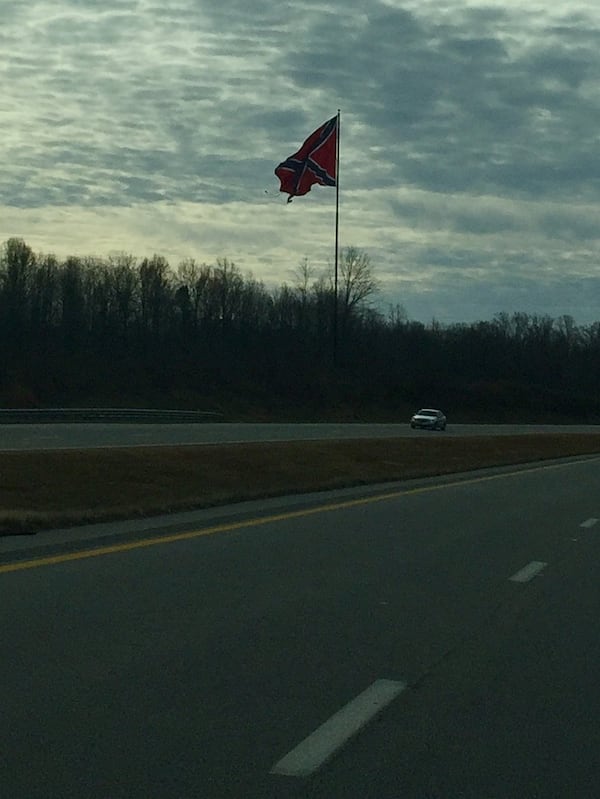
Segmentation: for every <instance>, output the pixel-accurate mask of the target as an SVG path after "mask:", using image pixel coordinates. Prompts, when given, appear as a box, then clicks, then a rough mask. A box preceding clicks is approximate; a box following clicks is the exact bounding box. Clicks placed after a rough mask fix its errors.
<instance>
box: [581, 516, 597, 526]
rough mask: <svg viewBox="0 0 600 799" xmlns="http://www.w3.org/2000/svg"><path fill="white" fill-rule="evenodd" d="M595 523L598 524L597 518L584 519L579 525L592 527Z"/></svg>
mask: <svg viewBox="0 0 600 799" xmlns="http://www.w3.org/2000/svg"><path fill="white" fill-rule="evenodd" d="M595 524H598V519H594V518H593V517H592V518H591V519H586V520H585V521H584V522H581V524H580V525H579V526H580V527H593V526H594V525H595Z"/></svg>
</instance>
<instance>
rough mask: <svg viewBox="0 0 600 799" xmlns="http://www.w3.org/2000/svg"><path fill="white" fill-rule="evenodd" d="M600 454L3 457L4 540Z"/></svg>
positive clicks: (276, 447) (338, 451)
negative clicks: (288, 496) (252, 501)
mask: <svg viewBox="0 0 600 799" xmlns="http://www.w3.org/2000/svg"><path fill="white" fill-rule="evenodd" d="M593 453H600V433H599V434H594V435H579V434H568V433H567V434H531V435H515V436H478V437H465V438H451V437H444V435H443V434H439V433H435V434H424V435H423V436H422V437H416V438H395V439H368V440H340V441H301V442H285V443H283V442H282V443H269V444H260V443H252V444H231V445H222V444H221V445H201V446H182V447H181V446H180V447H140V448H126V447H124V448H119V449H92V450H63V451H51V450H49V451H36V452H5V453H0V535H18V534H26V533H33V532H39V531H41V530H44V529H51V528H56V527H62V526H67V525H74V524H84V523H90V522H95V521H107V520H112V519H125V518H134V517H140V516H148V515H151V514H156V513H165V512H172V511H177V510H187V509H192V508H206V507H210V506H214V505H220V504H225V503H229V502H237V501H241V500H245V499H256V498H262V497H272V496H277V495H282V494H288V493H300V492H308V491H317V490H322V489H328V488H340V487H343V486H354V485H365V484H368V483H377V482H385V481H392V480H404V479H410V478H416V477H425V476H433V475H440V474H448V473H453V472H464V471H469V470H473V469H478V468H482V467H486V466H496V465H506V464H516V463H525V462H531V461H538V460H544V459H548V458H559V457H563V456H570V455H582V454H593Z"/></svg>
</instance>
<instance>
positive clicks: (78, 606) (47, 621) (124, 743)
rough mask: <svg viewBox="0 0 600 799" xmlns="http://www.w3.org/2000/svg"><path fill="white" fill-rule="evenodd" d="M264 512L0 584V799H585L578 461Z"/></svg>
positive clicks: (594, 660)
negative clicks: (0, 649) (0, 641)
mask: <svg viewBox="0 0 600 799" xmlns="http://www.w3.org/2000/svg"><path fill="white" fill-rule="evenodd" d="M378 490H380V491H383V489H378ZM278 502H279V506H278V509H277V511H276V512H275V511H270V514H271V515H270V516H269V512H267V511H265V512H264V513H261V510H260V505H257V504H255V505H254V506H253V507H254V510H253V512H252V514H251V515H248V512H247V510H246V511H244V512H243V513H242V511H240V509H239V508H230V509H229V510H227V511H226V510H224V509H220V511H219V514H220V516H219V520H218V522H215V517H214V515H213V516H210V515H209V516H207V517H206V518H205V517H203V515H202V514H199V515H198V518H197V522H196V524H195V526H193V527H191V526H190V525H189V524H187V525H186V526H185V527H182V528H180V529H178V528H175V527H172V528H171V529H170V530H168V531H162V537H158V538H157V539H155V540H148V534H150V533H151V532H152V531H147V535H146V536H145V537H143V538H140V537H139V536H137V537H132V538H130V539H128V541H129V545H130V547H131V548H125V541H121V542H120V543H119V542H117V541H113V542H112V543H113V548H112V549H111V550H110V551H108V550H107V551H96V552H95V554H94V556H91V555H90V552H89V551H88V552H81V553H79V554H77V553H72V552H71V553H70V554H69V548H68V547H67V549H66V550H64V549H63V550H62V554H56V556H55V558H54V559H46V560H41V561H40V560H38V561H33V562H28V561H27V560H21V561H20V562H18V563H13V564H12V565H11V564H10V563H5V565H3V566H0V596H1V597H2V600H1V602H0V617H1V619H2V636H3V657H2V659H1V660H0V714H1V716H2V721H3V723H2V726H1V727H0V730H1V732H0V736H1V741H0V795H1V796H2V798H3V799H71V798H72V799H138V798H139V799H195V798H196V797H202V798H203V799H212V798H213V797H214V799H217V798H218V799H230V798H231V799H234V797H235V798H236V799H237V798H239V797H244V799H296V798H297V799H301V798H302V799H305V798H306V797H310V798H311V799H313V798H314V799H338V797H339V799H342V797H343V799H371V798H372V799H404V798H405V797H406V799H423V797H428V798H429V799H434V798H436V799H437V798H439V799H459V797H473V799H475V797H477V799H481V797H486V799H514V798H515V797H544V799H547V798H549V797H552V798H553V797H556V798H557V799H558V797H564V799H579V798H581V799H584V798H585V799H589V797H592V796H595V795H597V786H598V785H599V784H600V759H599V758H598V745H599V744H600V726H599V725H598V718H599V717H600V680H598V676H597V671H598V663H599V662H600V639H599V637H598V634H597V619H598V615H599V611H600V592H599V591H598V563H599V560H600V522H599V521H598V519H599V518H600V458H597V457H595V458H587V459H570V460H568V461H561V462H554V463H551V464H545V465H543V466H539V467H535V468H533V467H528V468H521V469H517V470H509V469H504V470H497V471H494V472H492V471H490V472H483V473H478V474H475V475H473V474H471V475H469V476H465V477H463V478H458V477H453V478H446V479H443V480H439V479H435V480H434V479H430V480H426V481H420V482H415V483H408V484H403V485H397V486H386V487H385V493H382V494H375V495H374V494H373V489H370V490H367V489H365V490H363V491H362V492H349V491H346V492H343V493H341V494H336V495H332V496H331V497H326V496H323V495H320V496H319V497H316V498H305V499H304V500H303V504H301V505H299V504H298V498H295V499H294V500H293V502H294V503H295V504H293V505H292V506H290V508H289V509H286V508H285V506H284V505H283V504H282V500H279V501H278ZM269 507H271V508H272V507H273V506H272V504H271V505H269ZM227 513H228V514H230V515H229V517H227V515H226V514H227ZM204 518H205V521H203V519H204ZM116 531H117V529H116V528H115V532H116ZM107 543H108V541H104V544H107ZM38 554H39V553H38ZM33 555H34V551H32V552H31V553H29V555H27V554H26V553H23V552H21V553H20V554H19V555H18V557H20V558H28V557H29V558H32V557H33ZM3 558H4V559H5V561H10V555H6V554H5V555H3ZM69 558H71V559H69ZM24 567H26V568H24ZM365 691H366V693H365ZM375 710H379V713H378V715H376V716H375V717H371V715H370V714H372V713H373V712H374V711H375ZM355 728H359V731H358V732H357V733H356V734H355V735H353V736H351V737H349V738H348V737H347V736H348V735H349V734H350V733H351V732H352V731H353V730H355ZM329 745H332V746H333V747H334V749H335V751H334V752H333V754H332V753H331V752H329V751H328V746H329ZM328 755H332V756H330V757H327V756H328ZM323 758H324V760H323V762H319V761H320V759H323ZM303 769H304V770H308V771H309V772H310V773H309V774H308V775H304V776H299V773H300V772H302V771H303Z"/></svg>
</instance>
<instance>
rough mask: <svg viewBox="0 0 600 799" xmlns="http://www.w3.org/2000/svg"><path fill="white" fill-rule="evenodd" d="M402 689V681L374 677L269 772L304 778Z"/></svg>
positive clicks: (403, 685)
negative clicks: (367, 685) (362, 689)
mask: <svg viewBox="0 0 600 799" xmlns="http://www.w3.org/2000/svg"><path fill="white" fill-rule="evenodd" d="M405 688H406V684H405V683H403V682H396V681H395V680H376V681H375V682H374V683H372V684H371V685H370V686H369V687H368V688H367V689H366V690H365V691H363V692H362V693H361V694H359V695H358V696H357V697H355V698H354V699H353V700H352V701H351V702H348V704H347V705H344V707H343V708H342V709H341V710H338V712H337V713H335V714H334V715H333V716H331V718H329V719H328V720H327V721H326V722H325V723H324V724H321V726H320V727H317V729H316V730H315V731H314V732H313V733H311V734H310V735H309V736H308V737H307V738H305V739H304V740H303V741H302V742H301V743H299V744H298V746H296V747H295V748H294V749H292V750H291V751H290V752H288V754H287V755H285V757H283V758H282V759H281V760H279V761H278V762H277V763H276V764H275V765H274V766H273V768H272V769H271V772H270V773H271V774H283V775H284V776H286V777H307V776H308V775H309V774H312V773H313V771H316V770H317V769H318V768H319V766H321V765H323V763H325V761H326V760H329V758H330V757H332V755H333V754H334V753H335V752H336V751H337V750H338V749H340V748H341V747H342V746H343V745H344V744H345V743H346V741H347V740H348V739H349V738H351V737H352V736H353V735H356V733H357V732H358V731H359V730H360V729H361V728H362V727H364V726H365V724H367V722H369V721H370V720H371V719H372V718H373V717H374V716H376V715H377V714H378V713H380V712H381V711H382V710H383V709H384V707H385V706H386V705H389V703H390V702H391V701H392V700H394V699H395V698H396V697H397V696H398V694H400V693H401V692H402V691H403V690H404V689H405Z"/></svg>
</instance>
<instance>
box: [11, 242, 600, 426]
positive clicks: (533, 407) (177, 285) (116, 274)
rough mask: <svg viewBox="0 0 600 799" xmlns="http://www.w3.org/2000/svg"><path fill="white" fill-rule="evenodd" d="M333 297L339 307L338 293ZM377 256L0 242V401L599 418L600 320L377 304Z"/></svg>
mask: <svg viewBox="0 0 600 799" xmlns="http://www.w3.org/2000/svg"><path fill="white" fill-rule="evenodd" d="M336 295H337V304H336ZM376 297H377V280H376V278H375V276H374V271H373V268H372V266H371V264H370V261H369V258H368V255H367V254H366V253H364V252H362V251H359V250H357V249H355V248H352V247H350V248H347V249H346V250H344V251H343V252H342V254H341V258H340V267H339V274H338V285H337V292H336V286H335V283H334V279H333V275H327V276H324V277H323V276H322V277H319V278H315V277H314V276H313V274H312V273H311V269H310V266H309V264H308V263H306V262H303V263H301V264H300V265H299V267H298V270H297V275H296V279H295V281H294V284H293V285H287V284H284V285H282V286H280V287H279V288H276V289H268V288H267V287H265V285H264V284H263V283H262V282H260V281H257V280H255V279H254V278H253V277H252V276H246V275H243V274H242V273H241V272H240V270H239V269H238V268H237V267H236V265H235V264H234V263H232V262H231V261H228V260H227V259H226V258H221V259H217V260H216V262H215V263H214V264H211V265H208V264H205V263H198V262H196V261H195V260H194V259H191V258H190V259H187V260H184V261H182V262H181V263H179V264H178V265H177V266H176V267H172V266H171V265H170V264H169V263H168V261H167V260H166V259H165V258H163V257H162V256H160V255H153V256H152V257H151V258H137V257H134V256H133V255H127V254H120V255H117V256H111V257H108V258H97V257H68V258H66V259H64V260H61V259H58V258H56V257H54V256H53V255H48V254H36V253H34V252H33V250H32V249H31V248H30V247H29V246H28V245H27V244H26V242H24V241H23V240H22V239H18V238H12V239H9V240H7V241H6V242H5V243H4V244H3V245H2V247H1V249H0V406H1V407H4V408H36V407H39V408H43V407H75V406H78V407H82V406H99V405H104V406H111V407H158V408H182V409H192V408H193V409H198V410H208V411H217V412H220V413H222V414H223V416H224V418H227V419H236V420H238V419H239V420H243V419H257V420H264V421H267V420H283V419H288V420H306V421H327V420H336V419H339V420H344V421H349V420H360V421H400V422H403V421H408V417H409V415H410V414H411V413H413V412H414V410H416V408H417V407H421V406H432V407H440V408H442V409H444V411H445V412H446V413H447V415H448V418H449V421H450V422H452V421H456V422H458V421H462V422H469V421H489V422H493V421H500V422H507V421H515V422H559V421H574V422H582V423H583V422H594V421H599V420H600V322H595V323H594V324H592V325H588V326H578V325H577V324H576V323H575V322H574V320H573V319H572V318H571V317H570V316H562V317H559V318H557V319H554V318H551V317H548V316H539V315H532V314H527V313H523V312H518V311H504V312H499V313H498V314H496V315H495V316H494V318H493V319H491V320H481V321H478V322H476V323H469V324H466V323H465V324H453V325H448V326H445V325H441V324H439V323H437V322H436V321H435V320H432V321H431V322H430V323H429V324H423V323H421V322H416V321H411V320H410V319H409V318H407V315H406V314H405V313H404V311H403V309H402V307H395V308H390V309H389V310H388V311H387V313H384V312H382V311H381V310H380V309H378V308H377V307H376V305H375V299H376Z"/></svg>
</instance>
